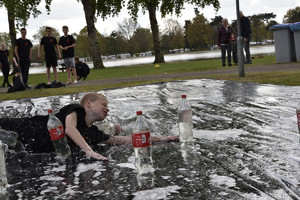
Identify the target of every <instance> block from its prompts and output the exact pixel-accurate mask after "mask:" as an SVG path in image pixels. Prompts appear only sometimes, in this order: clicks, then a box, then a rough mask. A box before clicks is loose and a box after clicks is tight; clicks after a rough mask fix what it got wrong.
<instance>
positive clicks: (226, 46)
mask: <svg viewBox="0 0 300 200" xmlns="http://www.w3.org/2000/svg"><path fill="white" fill-rule="evenodd" d="M226 51H227V62H228V65H231V45H230V44H221V54H222V65H223V66H226V60H225V59H226Z"/></svg>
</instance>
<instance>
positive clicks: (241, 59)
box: [236, 0, 245, 77]
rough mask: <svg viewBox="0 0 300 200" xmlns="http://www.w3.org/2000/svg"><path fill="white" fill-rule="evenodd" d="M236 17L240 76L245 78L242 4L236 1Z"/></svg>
mask: <svg viewBox="0 0 300 200" xmlns="http://www.w3.org/2000/svg"><path fill="white" fill-rule="evenodd" d="M236 16H237V33H238V37H237V51H238V63H239V76H240V77H244V76H245V71H244V59H245V58H244V52H243V37H242V36H241V22H240V3H239V0H236Z"/></svg>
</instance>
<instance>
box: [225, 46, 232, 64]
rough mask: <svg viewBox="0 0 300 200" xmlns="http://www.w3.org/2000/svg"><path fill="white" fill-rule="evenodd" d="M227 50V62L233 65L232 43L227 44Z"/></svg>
mask: <svg viewBox="0 0 300 200" xmlns="http://www.w3.org/2000/svg"><path fill="white" fill-rule="evenodd" d="M226 50H227V62H228V66H231V45H230V44H227V45H226Z"/></svg>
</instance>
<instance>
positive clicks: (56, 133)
mask: <svg viewBox="0 0 300 200" xmlns="http://www.w3.org/2000/svg"><path fill="white" fill-rule="evenodd" d="M49 133H50V137H51V140H52V141H55V140H59V139H61V138H63V137H65V131H64V128H63V126H60V127H57V128H53V129H50V130H49Z"/></svg>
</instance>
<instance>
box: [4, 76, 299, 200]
mask: <svg viewBox="0 0 300 200" xmlns="http://www.w3.org/2000/svg"><path fill="white" fill-rule="evenodd" d="M100 92H102V93H104V94H105V95H107V97H108V99H109V108H110V113H109V114H110V115H109V116H108V119H107V121H108V122H113V121H114V122H118V123H119V124H121V126H122V127H123V131H122V133H121V134H122V135H127V134H131V130H132V126H133V123H134V120H135V112H136V111H137V110H142V111H143V114H144V115H145V118H146V119H147V120H148V122H149V124H150V125H151V134H153V135H177V134H178V124H177V114H176V108H177V107H178V104H179V101H180V96H181V94H186V95H187V99H188V101H189V103H190V105H191V107H192V110H193V126H194V128H193V133H194V142H193V144H181V143H159V144H155V145H153V161H154V165H153V167H154V172H153V173H152V174H149V177H147V178H142V176H141V175H140V174H139V173H138V171H137V170H136V169H135V167H134V152H133V149H132V146H131V145H119V146H107V145H100V146H98V147H94V149H95V150H96V151H98V152H100V153H102V154H103V155H104V156H107V157H108V158H109V159H110V161H109V162H102V161H93V160H89V159H87V158H85V157H84V156H83V155H78V157H74V158H73V160H72V161H69V162H66V163H65V162H60V161H58V160H55V159H54V155H49V154H36V155H23V154H22V155H13V154H12V155H10V154H8V156H7V159H6V168H7V180H8V183H9V187H8V188H7V190H6V193H5V194H4V195H2V196H0V199H120V200H123V199H135V200H138V199H143V200H147V199H155V200H156V199H176V200H177V199H212V200H215V199H251V200H252V199H261V200H262V199H264V200H265V199H267V200H268V199H284V200H286V199H299V198H300V188H299V186H300V168H299V166H300V149H299V133H298V128H297V123H296V113H295V111H296V105H297V103H298V101H299V99H300V98H299V97H300V87H286V86H278V85H270V84H267V85H260V84H256V83H249V82H247V83H239V82H232V81H219V80H210V79H195V80H187V81H175V82H169V83H160V84H151V85H144V86H137V87H127V88H120V89H111V90H104V91H100ZM83 95H84V93H80V94H73V95H66V96H53V97H47V98H38V99H22V100H16V101H3V102H0V115H1V116H2V117H3V116H10V117H24V116H33V115H36V114H42V115H46V114H47V109H48V108H49V107H52V108H53V109H54V111H55V112H56V111H57V110H58V109H59V108H61V107H62V106H64V105H67V104H69V103H71V102H77V101H79V99H80V98H81V97H82V96H83Z"/></svg>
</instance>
